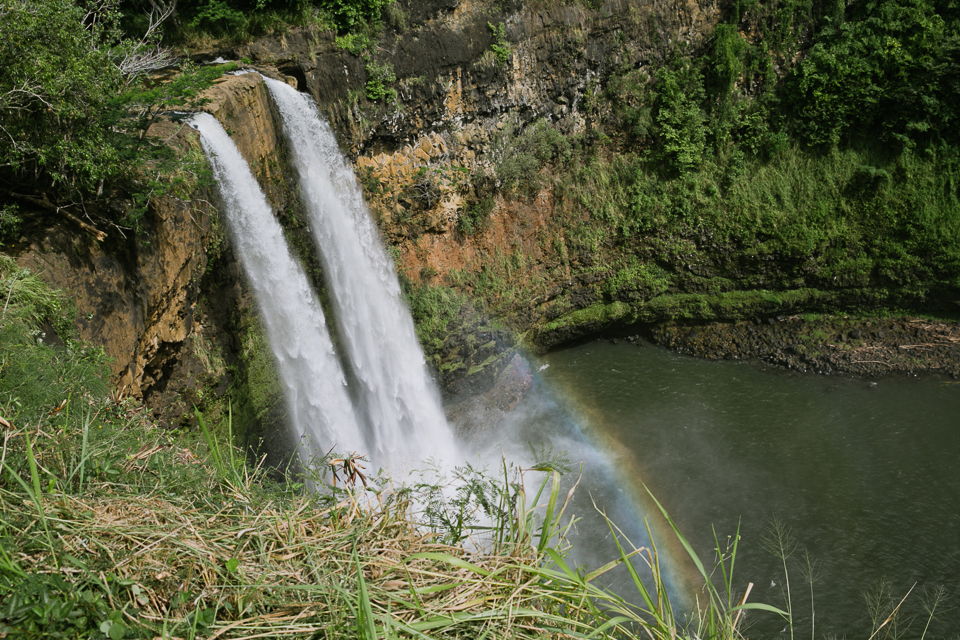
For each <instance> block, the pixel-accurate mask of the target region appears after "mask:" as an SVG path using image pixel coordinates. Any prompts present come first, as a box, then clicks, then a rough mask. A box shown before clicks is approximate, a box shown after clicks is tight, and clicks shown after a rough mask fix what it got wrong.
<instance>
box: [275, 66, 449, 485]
mask: <svg viewBox="0 0 960 640" xmlns="http://www.w3.org/2000/svg"><path fill="white" fill-rule="evenodd" d="M264 81H265V82H266V84H267V87H268V88H269V90H270V93H271V95H272V96H273V99H274V102H275V103H276V105H277V108H278V110H279V112H280V115H281V119H282V121H283V129H284V133H285V135H286V137H287V139H288V140H289V141H290V147H291V149H292V155H293V159H294V163H295V165H296V168H297V171H298V173H299V175H300V187H301V192H302V195H303V201H304V205H305V207H306V209H307V212H308V214H309V217H310V228H311V230H312V233H313V235H314V238H315V240H316V243H317V247H318V249H319V251H320V256H321V259H322V261H323V265H324V271H325V276H326V281H327V286H328V288H329V290H330V291H331V293H332V294H333V299H334V302H335V306H336V312H335V314H334V315H335V319H336V322H337V329H338V335H339V337H340V339H341V342H342V344H343V348H344V351H345V354H344V355H345V360H346V362H347V364H348V366H349V367H350V370H351V373H352V374H353V378H354V379H355V380H356V381H357V383H358V384H357V387H358V388H357V389H356V394H355V397H356V401H357V407H358V412H359V413H360V414H361V417H362V419H363V420H364V422H365V423H366V427H367V429H368V434H367V442H368V444H369V446H370V447H371V448H370V449H368V450H367V453H368V454H370V455H371V457H372V458H373V459H374V460H376V461H378V463H380V464H384V465H386V466H388V467H389V468H391V469H394V470H395V471H399V470H403V469H406V470H410V469H412V468H414V466H415V465H418V464H420V462H421V461H422V460H423V459H424V458H427V457H433V458H434V459H436V460H437V461H444V462H447V463H450V462H455V461H457V460H458V459H459V456H458V454H457V448H456V447H455V444H454V439H453V435H452V433H451V432H450V429H449V427H448V426H447V423H446V419H445V417H444V414H443V410H442V407H441V405H440V397H439V393H438V391H437V388H436V385H435V384H434V383H433V381H432V379H431V378H430V375H429V374H428V372H427V367H426V363H425V360H424V356H423V351H422V349H421V348H420V344H419V342H418V340H417V335H416V332H415V330H414V326H413V320H412V319H411V317H410V313H409V311H408V309H407V308H406V306H405V305H404V303H403V300H402V299H401V297H400V284H399V282H398V280H397V276H396V274H395V273H394V268H393V262H392V260H391V259H390V258H389V256H388V255H387V254H386V252H385V251H384V248H383V245H382V243H381V240H380V235H379V233H378V231H377V228H376V225H375V224H374V221H373V219H372V217H371V215H370V212H369V211H368V209H367V207H366V204H365V203H364V201H363V195H362V193H361V191H360V188H359V186H358V185H357V180H356V177H355V176H354V173H353V170H352V168H351V167H350V165H349V164H348V163H347V161H346V160H345V159H344V157H343V156H342V155H341V153H340V149H339V148H338V146H337V142H336V138H335V137H334V135H333V131H332V130H331V129H330V127H329V126H328V125H327V123H326V122H324V121H323V120H322V119H321V118H320V116H319V113H318V111H317V106H316V104H315V103H314V102H313V100H312V99H311V98H310V97H309V96H307V95H306V94H302V93H300V92H298V91H296V90H295V89H293V88H292V87H290V86H288V85H286V84H284V83H282V82H278V81H276V80H271V79H269V78H264Z"/></svg>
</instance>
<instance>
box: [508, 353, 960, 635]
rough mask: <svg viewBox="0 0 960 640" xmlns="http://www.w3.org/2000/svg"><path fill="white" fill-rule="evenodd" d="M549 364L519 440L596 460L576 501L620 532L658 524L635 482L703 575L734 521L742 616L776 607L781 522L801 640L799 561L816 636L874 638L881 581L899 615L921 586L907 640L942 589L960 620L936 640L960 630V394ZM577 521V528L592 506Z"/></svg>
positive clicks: (767, 374)
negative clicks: (792, 542)
mask: <svg viewBox="0 0 960 640" xmlns="http://www.w3.org/2000/svg"><path fill="white" fill-rule="evenodd" d="M542 363H543V364H547V365H549V368H547V369H545V370H544V371H543V373H542V382H541V385H540V393H538V394H536V399H535V400H533V401H531V403H532V404H533V405H534V406H533V407H527V408H526V409H525V411H527V412H528V413H529V415H528V416H521V417H520V418H518V420H519V423H518V424H519V433H520V434H522V435H521V436H520V437H521V438H523V437H526V438H530V439H535V438H540V439H542V440H550V441H552V442H554V443H555V446H556V447H558V448H564V449H566V450H567V451H568V452H569V453H570V454H571V458H572V459H575V460H579V459H581V458H582V459H585V460H589V461H590V462H588V463H587V465H586V466H587V467H592V468H593V469H595V471H592V475H591V476H590V481H589V483H587V486H588V487H589V490H588V491H585V492H583V493H584V494H592V495H594V496H601V497H602V499H603V500H604V501H605V503H606V504H608V505H615V508H616V510H615V511H614V510H613V508H612V507H608V513H610V515H611V517H612V519H613V520H614V521H616V522H618V523H620V524H621V526H623V524H624V523H626V524H627V525H628V526H631V527H632V531H637V530H638V529H639V528H640V527H639V526H638V522H639V521H640V518H638V516H637V513H646V514H649V513H652V512H653V510H652V509H650V506H649V505H648V504H646V503H645V501H644V494H643V493H642V488H640V483H639V479H642V480H643V482H645V483H646V484H647V485H648V486H649V487H650V489H651V490H652V491H653V492H654V494H655V495H656V496H657V498H658V500H660V501H661V502H662V503H663V505H664V506H665V507H666V509H667V510H668V512H669V513H670V514H671V517H672V518H673V519H674V521H675V522H676V523H677V524H678V526H679V527H680V529H681V531H682V532H683V533H684V535H685V536H686V537H687V539H688V540H690V541H691V543H692V544H693V546H694V548H695V549H696V550H697V552H698V553H699V555H700V557H701V559H702V560H703V561H704V563H705V564H707V565H708V566H709V564H710V563H711V561H712V558H713V552H712V550H713V533H712V527H716V531H717V534H718V536H719V537H720V539H721V540H724V539H725V537H726V536H727V535H732V534H734V532H735V531H736V530H737V527H738V524H739V523H741V522H742V529H741V542H740V553H739V555H738V559H737V565H738V566H737V575H736V576H735V587H737V588H739V589H742V588H743V587H745V586H746V584H747V582H748V581H749V582H754V583H755V585H756V587H755V588H754V591H753V594H752V596H751V601H754V602H766V603H769V604H773V605H775V606H781V607H782V606H783V605H784V599H783V591H782V590H783V587H784V581H783V571H782V566H781V563H780V561H779V560H778V559H777V558H775V557H773V556H772V555H770V554H769V553H767V552H766V551H764V549H763V544H762V538H763V537H764V535H765V534H766V533H767V530H768V527H769V525H770V523H771V522H772V520H773V519H774V518H776V519H779V520H780V521H782V522H783V523H784V524H785V525H786V526H787V527H788V528H789V529H790V530H791V531H792V533H793V534H794V536H795V537H796V539H797V541H798V544H799V546H798V548H797V551H796V552H795V553H794V556H793V558H792V559H791V562H790V564H789V565H788V566H789V568H790V570H791V572H792V573H791V588H792V596H793V605H794V611H795V613H796V620H797V622H796V624H795V629H794V630H795V632H796V633H798V634H806V635H808V636H809V634H810V632H811V628H810V618H811V615H810V612H811V609H810V596H809V585H808V584H807V582H806V581H805V580H804V577H803V575H802V573H801V571H800V570H799V565H800V562H799V561H800V560H801V557H802V551H803V550H804V549H805V550H807V551H809V553H810V554H811V556H812V557H813V558H814V559H815V560H816V561H817V562H818V563H819V565H818V566H819V571H818V572H817V573H816V575H817V576H818V578H817V580H816V581H815V583H814V598H813V599H814V603H815V606H816V618H815V620H816V629H815V631H816V636H817V637H823V636H824V635H836V636H837V637H842V636H844V635H846V636H848V637H860V636H862V635H864V634H866V636H869V635H870V632H871V630H872V629H871V621H870V618H869V615H868V609H867V605H866V603H865V599H864V593H865V592H870V591H872V590H875V589H876V587H877V585H878V584H880V583H881V582H882V581H887V583H888V584H889V587H890V596H889V599H892V603H893V604H896V602H897V601H899V599H900V598H901V597H902V596H903V595H904V594H905V593H906V592H907V591H908V590H909V589H910V587H911V586H912V585H913V584H914V583H916V585H917V586H916V588H915V589H914V591H913V593H912V594H911V597H910V598H909V599H908V601H907V602H906V603H905V604H904V606H903V607H902V608H901V616H900V620H901V621H905V620H907V619H908V618H910V617H915V618H916V623H915V624H916V626H918V627H919V628H918V629H915V631H916V632H917V633H916V634H913V635H916V637H919V633H920V631H921V630H922V628H923V625H924V623H925V621H926V613H925V612H924V608H923V604H924V592H925V591H926V592H929V590H930V589H932V588H934V587H936V586H938V585H942V586H943V587H945V589H946V592H947V595H948V597H949V598H950V600H951V601H952V603H953V604H952V608H949V609H944V611H945V613H944V615H943V616H942V617H940V619H939V620H937V621H935V623H934V624H933V625H931V628H930V633H929V634H928V637H943V636H944V635H945V634H946V633H955V630H956V629H957V628H960V609H958V607H957V604H958V603H960V580H958V579H957V576H958V575H960V545H957V533H956V532H957V531H958V530H960V464H958V463H957V460H958V459H960V385H958V384H956V383H951V382H949V381H945V380H937V379H935V378H932V379H924V380H921V379H914V378H909V379H908V378H889V379H883V380H879V381H876V382H870V381H866V380H862V379H856V378H840V377H827V376H817V375H812V374H811V375H806V374H804V375H801V374H788V373H784V372H781V371H779V370H771V369H768V368H764V367H762V366H760V365H757V364H755V363H748V362H736V361H722V362H717V361H706V360H701V359H695V358H690V357H687V356H680V355H678V354H675V353H671V352H668V351H666V350H663V349H659V348H656V347H650V346H647V347H643V348H640V347H636V346H633V345H613V344H611V343H609V342H595V343H590V344H586V345H581V346H578V347H574V348H570V349H567V350H563V351H558V352H555V353H552V354H550V355H548V356H546V357H545V358H544V359H543V360H542ZM545 387H549V388H550V389H551V392H549V393H546V392H544V388H545ZM554 398H557V399H560V400H559V401H558V400H554ZM540 404H542V405H543V407H542V408H541V406H540ZM598 451H599V452H602V453H598ZM604 458H606V459H607V460H609V462H604ZM578 506H579V508H578V512H579V513H581V514H582V513H584V512H585V507H588V506H589V497H587V495H585V496H584V497H583V499H582V500H581V501H580V502H579V503H578ZM654 537H655V539H656V542H657V543H658V545H661V552H662V551H663V547H662V545H664V544H666V542H667V540H668V539H670V538H672V537H673V536H672V535H671V534H670V533H669V531H665V530H663V529H661V530H660V531H656V530H655V531H654ZM599 538H600V534H598V533H597V532H596V530H595V529H593V528H592V526H591V525H585V526H583V527H581V530H580V538H579V539H578V541H577V545H576V548H577V549H578V553H584V555H583V558H584V559H583V560H582V561H584V562H587V563H588V564H589V563H591V562H592V561H593V560H592V559H593V554H594V552H597V554H599V555H602V554H605V553H607V551H606V550H605V549H601V547H600V546H599V545H595V544H594V542H595V540H599ZM640 540H641V542H640V543H639V544H647V541H646V540H645V536H642V537H640ZM667 555H669V556H670V557H671V559H672V560H673V562H674V563H675V566H674V567H673V571H672V572H671V575H672V576H673V577H674V580H675V581H676V585H677V590H678V591H682V592H684V593H686V594H687V595H688V596H689V595H690V594H691V591H690V585H691V584H694V582H693V581H691V580H689V579H685V578H687V575H688V574H687V572H686V570H685V569H684V567H683V565H676V563H677V562H678V559H681V558H682V551H681V550H676V549H672V550H671V551H670V553H669V554H667ZM678 576H679V577H678ZM741 583H742V584H741ZM695 588H696V586H695V584H694V589H695ZM889 599H888V600H889ZM688 601H689V600H688ZM948 604H949V603H948ZM749 622H750V625H751V627H749V628H750V635H751V636H753V637H780V635H781V633H783V632H784V629H783V626H784V624H783V621H782V620H779V619H776V618H775V617H773V616H769V615H768V614H763V613H759V612H758V613H754V614H751V617H750V620H749ZM866 636H864V637H866ZM951 637H952V636H951Z"/></svg>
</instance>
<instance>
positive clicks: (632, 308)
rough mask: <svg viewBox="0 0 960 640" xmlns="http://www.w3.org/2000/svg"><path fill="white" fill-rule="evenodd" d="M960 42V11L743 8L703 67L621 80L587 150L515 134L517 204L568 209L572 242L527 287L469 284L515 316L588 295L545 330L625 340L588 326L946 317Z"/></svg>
mask: <svg viewBox="0 0 960 640" xmlns="http://www.w3.org/2000/svg"><path fill="white" fill-rule="evenodd" d="M958 25H960V14H958V13H957V11H956V8H955V7H953V6H952V5H949V4H945V3H935V2H930V1H924V0H895V1H891V2H883V3H868V2H864V3H853V4H850V5H848V6H845V5H843V4H842V3H834V2H824V3H817V2H814V3H808V2H799V1H797V2H794V1H785V2H764V1H761V0H750V1H745V0H741V1H739V2H736V3H733V4H732V5H728V7H727V14H726V18H725V21H724V22H723V23H721V24H720V25H719V26H718V27H717V29H716V31H715V33H714V34H713V38H712V39H711V40H710V41H709V44H708V46H706V47H704V48H703V49H702V50H700V51H698V52H696V53H694V52H692V51H690V50H689V49H687V48H686V47H685V46H684V45H682V44H681V45H678V46H676V48H675V49H674V50H673V51H672V53H671V54H670V55H669V56H668V61H667V63H666V64H665V65H664V66H662V67H661V68H659V69H657V70H652V71H651V70H647V69H633V68H627V69H623V70H622V71H620V72H619V73H616V74H614V76H613V77H612V78H611V79H610V81H609V82H608V83H607V88H606V94H605V96H604V97H605V98H607V104H609V105H611V106H610V107H609V108H605V107H604V105H603V101H598V100H594V101H593V102H592V103H589V104H588V107H589V108H590V109H591V111H590V113H591V115H592V117H593V118H594V120H593V121H592V122H591V123H590V125H589V126H588V127H587V128H586V130H584V131H583V133H580V134H577V135H569V133H568V131H569V129H570V127H571V126H573V124H571V123H566V122H563V121H561V122H558V123H556V124H548V123H546V122H543V121H536V122H533V123H531V124H529V125H527V126H526V127H525V128H524V129H523V130H522V131H521V132H520V133H519V134H518V133H517V132H516V130H515V129H511V130H507V129H505V130H504V132H503V134H502V135H501V136H500V138H499V139H498V141H495V143H494V150H493V155H494V157H495V158H496V161H497V163H496V169H495V172H496V177H497V179H498V181H499V183H500V187H501V192H502V193H503V194H504V195H505V196H507V197H510V196H513V197H517V198H521V199H527V198H529V197H530V196H532V195H533V194H535V193H542V190H544V189H548V190H550V191H551V192H552V196H553V202H554V203H555V204H556V205H559V210H560V211H559V215H557V217H556V219H555V220H554V226H555V228H554V229H550V230H549V232H548V233H545V237H544V238H543V240H542V241H541V250H542V251H543V255H542V256H541V257H539V259H538V260H537V261H536V266H535V267H534V271H533V272H532V273H531V274H530V275H529V277H528V278H526V279H523V280H516V279H511V278H510V277H509V275H508V274H509V271H510V265H508V264H503V263H501V262H500V261H498V260H496V259H490V260H485V261H484V269H483V272H482V273H479V272H474V273H468V274H460V275H458V276H457V278H456V280H457V281H458V282H462V283H464V284H465V285H466V286H468V287H469V290H470V291H471V292H472V293H473V294H474V295H475V296H478V297H480V298H483V299H485V300H486V302H487V303H488V304H489V307H490V310H491V311H492V312H493V313H496V314H500V315H503V316H506V317H510V315H511V314H512V313H513V312H514V311H518V312H520V313H519V315H520V316H521V317H523V310H524V307H525V306H528V305H529V303H528V302H527V301H529V300H531V299H537V298H538V296H541V295H543V294H544V292H543V289H542V284H541V283H542V282H544V281H551V280H552V281H565V282H575V281H580V282H583V283H584V284H585V285H590V286H589V287H586V286H585V287H584V290H581V292H578V293H577V296H576V300H574V299H572V298H570V297H568V296H561V297H560V298H559V299H558V300H557V301H556V302H554V303H552V304H551V305H550V307H549V308H548V309H547V310H546V312H545V313H546V319H545V320H544V321H542V323H543V326H542V327H540V329H543V330H545V331H546V330H548V329H549V328H550V327H553V328H556V329H562V330H563V331H567V330H574V329H575V327H576V325H577V323H578V322H580V321H581V320H583V322H585V323H586V324H584V325H583V326H582V330H583V331H590V330H591V329H589V328H588V327H592V328H593V330H595V329H597V328H599V327H602V326H607V325H606V324H605V323H604V322H597V319H598V318H595V317H594V316H596V314H595V313H588V312H587V310H586V309H587V308H588V307H589V308H592V309H601V308H603V309H607V311H605V312H604V313H603V314H601V315H602V316H603V317H604V318H606V319H607V320H610V321H613V319H612V317H611V316H610V313H609V310H610V309H611V308H614V307H615V308H616V309H618V310H619V311H618V312H617V313H614V314H613V315H615V316H617V317H618V318H619V320H616V322H631V321H637V320H643V321H650V322H656V321H659V320H670V319H676V318H677V317H685V318H691V319H702V320H710V319H735V318H739V317H747V315H741V316H738V315H736V309H737V308H739V309H740V310H741V312H742V313H743V314H760V315H762V314H766V313H775V312H778V310H777V307H778V306H779V305H772V306H771V305H769V304H758V303H754V302H750V303H748V304H742V305H740V304H736V305H732V306H731V304H729V303H730V301H732V300H733V299H734V298H742V299H743V300H744V301H748V300H756V301H762V300H763V299H764V295H765V293H764V292H773V295H775V296H777V297H779V298H780V299H783V300H786V299H790V300H791V301H792V302H791V303H790V305H789V306H790V308H793V309H794V310H797V309H799V310H802V309H804V305H810V306H809V307H807V308H809V309H811V310H821V311H837V310H841V309H857V310H858V311H861V312H863V311H870V310H873V309H876V308H878V307H880V308H884V307H891V308H897V309H904V308H910V309H912V310H913V312H917V311H922V310H924V309H927V310H936V309H939V310H941V311H942V310H944V309H947V308H948V307H950V305H952V304H953V302H952V301H953V300H955V299H956V296H957V293H958V291H960V244H958V242H960V240H958V238H960V189H958V186H957V185H958V184H960V164H958V161H960V151H958V147H957V144H956V143H957V139H956V133H955V129H956V127H955V126H954V125H953V124H951V123H954V122H955V121H956V116H957V113H958V112H957V105H960V100H957V99H956V96H955V93H954V92H955V91H956V90H957V84H956V82H955V80H954V79H955V78H956V77H958V76H957V74H958V71H960V54H958V52H960V47H958V43H960V36H958V35H957V34H958V33H960V29H958V28H957V27H958ZM745 34H751V35H750V36H749V37H748V36H746V35H745ZM591 105H592V106H591ZM498 145H499V146H498ZM468 226H469V225H468ZM491 258H493V256H491ZM480 280H484V281H487V282H499V283H502V284H499V285H497V286H496V287H494V288H493V289H491V288H490V287H485V286H482V284H481V283H479V281H480ZM451 282H453V281H452V280H451ZM454 284H456V283H454ZM458 286H459V285H458ZM492 291H496V293H495V294H494V295H490V294H491V292H492ZM811 292H815V293H811ZM488 295H490V297H489V298H488V299H487V298H486V296H488ZM660 298H662V299H660ZM621 302H622V303H625V305H626V306H624V307H623V308H621V307H620V306H619V305H616V304H613V303H621ZM678 302H679V303H680V304H679V306H678V304H677V303H678ZM578 310H583V311H582V312H581V311H578ZM673 313H679V314H680V315H679V316H673V315H671V314H673ZM730 313H733V314H734V315H733V316H732V317H731V316H730V315H729V314H730ZM598 317H599V316H598ZM538 334H539V330H538ZM563 335H566V339H569V338H570V337H572V335H575V333H574V334H569V333H567V334H563Z"/></svg>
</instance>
